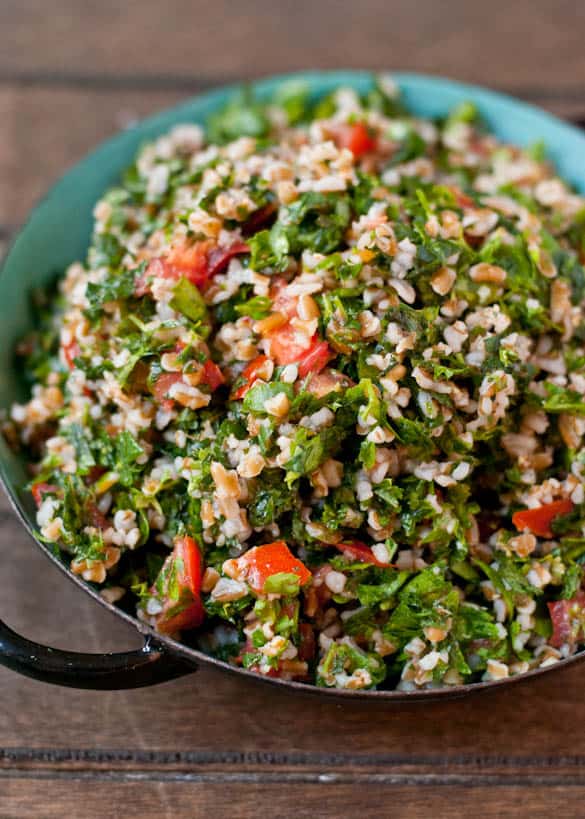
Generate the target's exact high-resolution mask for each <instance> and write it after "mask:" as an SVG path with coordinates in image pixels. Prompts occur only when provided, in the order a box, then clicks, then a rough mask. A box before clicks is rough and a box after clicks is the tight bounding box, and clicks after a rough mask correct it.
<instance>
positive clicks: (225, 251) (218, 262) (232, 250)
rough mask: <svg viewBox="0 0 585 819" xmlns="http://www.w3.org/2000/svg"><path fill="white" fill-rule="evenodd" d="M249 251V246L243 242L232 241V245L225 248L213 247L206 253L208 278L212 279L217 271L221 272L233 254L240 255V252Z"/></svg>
mask: <svg viewBox="0 0 585 819" xmlns="http://www.w3.org/2000/svg"><path fill="white" fill-rule="evenodd" d="M249 252H250V248H249V247H248V245H247V244H246V243H245V242H234V244H233V245H231V246H230V247H227V248H225V247H216V248H214V249H213V250H212V251H210V253H209V254H208V259H207V261H208V270H207V275H208V278H209V279H212V278H213V277H214V276H217V274H218V273H223V271H224V270H225V269H226V267H227V266H228V264H229V263H230V260H231V259H233V257H234V256H240V255H241V254H242V253H249Z"/></svg>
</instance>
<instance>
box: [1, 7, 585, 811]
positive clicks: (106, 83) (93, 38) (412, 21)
mask: <svg viewBox="0 0 585 819" xmlns="http://www.w3.org/2000/svg"><path fill="white" fill-rule="evenodd" d="M0 32H1V43H2V48H0V252H1V248H2V244H3V243H5V242H6V241H7V239H8V238H9V236H10V234H11V233H12V232H13V230H14V229H15V228H16V227H17V226H18V224H20V223H21V222H22V220H23V219H24V218H25V216H26V213H27V212H28V210H29V209H30V207H31V206H32V205H33V203H34V201H35V200H36V199H37V198H38V197H39V196H40V195H41V194H42V193H43V192H44V191H45V190H46V188H47V187H48V185H49V184H50V183H51V182H52V181H53V180H54V179H55V178H57V177H58V176H59V175H60V174H61V173H62V172H63V170H64V169H65V168H66V167H68V166H69V165H71V164H72V163H73V162H75V161H77V160H78V159H80V158H81V157H82V156H83V155H84V154H85V153H86V152H87V151H88V150H89V149H91V148H92V147H93V146H95V145H96V144H97V143H98V142H99V141H100V140H102V139H103V138H105V137H107V136H109V135H110V134H112V133H113V132H114V131H116V130H118V129H119V128H121V127H124V126H125V125H126V124H128V123H129V122H130V121H132V120H133V119H134V118H136V117H141V116H144V115H147V114H149V113H151V112H154V111H156V110H158V109H160V108H163V107H165V106H167V105H172V104H174V103H175V102H176V101H178V100H179V99H182V98H183V97H184V96H186V95H187V94H190V93H196V92H197V91H198V90H201V89H202V88H207V87H210V86H212V85H216V84H219V83H221V82H224V81H235V80H241V79H246V78H251V77H257V76H260V75H263V74H268V73H273V72H277V71H287V70H295V69H301V68H307V67H325V68H337V67H340V66H347V67H360V68H370V69H380V68H384V69H415V70H419V71H428V72H433V73H440V74H444V75H451V76H454V77H456V78H459V79H463V80H468V81H475V82H479V83H483V84H486V85H489V86H492V87H496V88H501V89H504V90H508V91H512V92H513V93H517V94H519V95H520V96H522V97H524V98H526V99H529V100H532V101H534V102H537V103H538V104H541V105H543V106H544V107H547V108H549V109H550V110H552V111H553V112H555V113H558V114H560V115H563V116H567V117H572V118H574V119H577V120H579V119H580V120H585V89H584V85H583V77H585V51H584V50H583V48H582V43H583V40H584V35H585V6H583V5H582V4H581V5H578V4H575V3H574V2H573V0H557V2H556V3H554V4H553V3H550V2H546V0H532V1H531V0H517V1H516V2H515V3H514V4H510V3H505V2H503V0H494V1H493V2H492V3H490V4H483V6H481V5H480V4H476V3H469V2H467V0H445V2H442V3H437V2H436V1H435V0H415V1H414V2H410V3H404V2H399V0H385V2H384V1H383V0H364V1H363V2H362V3H359V4H356V3H355V2H349V0H317V2H315V0H295V2H294V3H292V2H285V1H284V0H273V2H272V3H266V2H262V0H238V2H236V1H235V0H233V1H232V2H230V0H216V2H215V3H212V4H211V3H207V2H205V3H204V2H202V1H201V0H167V2H166V3H165V4H164V7H161V4H160V3H155V2H151V1H150V0H141V2H138V0H126V2H125V3H119V2H115V0H101V2H100V3H99V4H95V3H90V2H89V0H52V2H51V3H47V2H46V1H45V0H3V2H2V3H0ZM536 136H537V135H535V138H536ZM0 318H1V314H0ZM0 616H2V617H3V618H5V619H6V620H7V621H8V622H9V623H10V624H11V625H12V626H13V627H15V628H17V629H19V630H21V631H22V633H24V634H25V635H26V636H28V637H30V638H32V639H37V640H40V641H44V642H47V643H49V644H54V645H57V646H60V647H67V648H72V649H77V650H88V651H104V650H113V651H115V650H124V649H128V648H131V647H134V646H137V645H139V640H138V638H137V635H136V634H135V632H134V631H133V630H132V629H131V628H129V627H128V626H126V625H125V624H124V623H122V622H120V621H118V620H117V619H116V618H115V617H113V616H112V615H110V614H109V613H108V612H107V611H105V610H103V609H101V608H100V607H98V606H96V604H95V603H93V601H91V600H90V599H89V598H88V597H87V596H86V595H84V594H83V592H82V591H80V590H79V589H78V588H76V587H75V586H74V585H73V584H71V583H69V582H68V581H67V579H66V578H65V577H64V576H63V575H62V574H61V573H60V572H59V571H58V570H57V569H56V568H55V567H53V566H52V565H50V564H49V563H48V562H47V561H46V559H45V558H44V557H43V555H42V554H41V553H40V551H39V550H38V549H37V548H36V547H35V546H34V544H32V543H31V542H30V541H29V540H28V538H27V537H26V535H25V534H24V533H23V531H22V529H21V527H20V526H19V524H18V523H17V522H16V519H15V518H14V516H13V515H12V513H11V512H10V510H9V507H8V504H7V502H6V501H5V500H4V498H3V497H0ZM584 678H585V667H574V668H572V669H567V670H563V671H561V672H559V673H555V674H551V675H549V676H545V677H542V678H540V679H539V680H537V681H535V682H534V683H531V684H529V685H524V686H518V687H516V688H512V689H511V690H509V691H507V690H505V689H504V690H501V691H499V692H496V693H490V694H486V695H482V696H475V697H470V698H468V699H466V700H460V701H454V702H449V703H440V704H439V703H436V704H428V705H425V706H392V707H389V706H384V707H379V706H376V707H374V706H371V705H364V704H356V703H354V704H352V703H345V704H344V705H343V706H341V705H337V704H335V703H332V702H328V701H327V702H322V701H321V700H319V699H318V698H316V697H310V696H305V697H302V696H298V695H291V694H287V693H285V692H281V691H276V690H274V689H272V688H269V687H266V686H263V685H261V684H258V683H255V682H251V681H249V680H242V679H240V678H238V677H236V676H233V675H227V674H220V673H218V672H216V671H212V670H210V669H206V668H202V669H201V670H200V671H199V672H198V673H197V674H196V675H194V676H192V677H187V678H183V679H181V680H177V681H175V682H173V683H169V684H167V685H164V686H159V687H157V688H153V689H146V690H140V691H134V692H111V693H94V692H89V691H73V690H65V689H60V688H56V687H51V686H44V685H41V684H39V683H35V682H33V681H32V680H28V679H23V678H20V677H18V676H17V675H15V674H13V673H11V672H8V671H7V670H5V669H0V816H1V817H2V819H5V817H6V819H13V817H14V819H22V817H27V819H29V818H30V819H45V817H47V819H53V817H62V816H66V817H78V816H81V817H83V819H85V817H87V819H93V817H100V819H101V818H102V817H108V818H109V817H118V816H119V817H122V816H124V817H126V816H128V817H132V816H140V817H146V818H147V819H148V817H151V816H152V817H155V816H156V817H160V816H164V817H172V819H182V817H193V816H195V817H199V816H201V817H213V819H216V817H219V818H220V819H221V817H223V816H226V817H227V816H230V817H234V818H235V819H240V817H241V818H242V819H248V817H254V819H255V818H256V817H257V816H258V814H259V813H260V812H261V813H262V815H263V816H267V817H271V816H279V817H285V819H286V818H287V817H295V818H299V819H302V818H303V817H311V818H312V819H313V817H316V816H318V817H329V816H331V817H336V818H337V817H345V816H347V817H352V819H353V817H356V816H363V817H364V819H370V817H380V816H392V817H409V818H410V817H422V816H425V817H426V816H447V815H448V816H450V817H467V816H469V815H473V814H478V815H480V816H482V817H483V816H486V817H496V816H497V817H500V816H524V815H526V816H528V815H530V816H534V817H549V816H550V815H552V814H554V815H556V816H558V817H574V816H578V815H582V813H583V810H582V807H581V806H582V802H583V799H584V798H585V773H584V771H585V738H584V735H583V731H582V725H583V721H584V718H585V705H584V704H583V695H582V691H583V679H584Z"/></svg>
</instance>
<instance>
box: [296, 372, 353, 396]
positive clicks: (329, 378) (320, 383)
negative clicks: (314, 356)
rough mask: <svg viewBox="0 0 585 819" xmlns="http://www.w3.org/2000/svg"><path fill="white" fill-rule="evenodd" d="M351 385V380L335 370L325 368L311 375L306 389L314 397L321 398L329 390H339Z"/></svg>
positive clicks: (327, 393)
mask: <svg viewBox="0 0 585 819" xmlns="http://www.w3.org/2000/svg"><path fill="white" fill-rule="evenodd" d="M351 386H353V381H352V380H351V378H348V377H347V376H346V375H343V373H340V372H338V371H337V370H331V369H326V370H323V372H320V373H315V374H314V375H312V376H311V378H310V380H309V382H308V383H307V385H306V389H307V390H308V392H310V393H311V394H312V395H314V396H315V397H316V398H323V396H324V395H329V393H330V392H341V391H342V390H346V389H347V388H348V387H351Z"/></svg>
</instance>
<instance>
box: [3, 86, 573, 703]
mask: <svg viewBox="0 0 585 819" xmlns="http://www.w3.org/2000/svg"><path fill="white" fill-rule="evenodd" d="M584 261H585V200H584V199H583V198H582V197H580V196H578V195H576V194H575V193H574V192H572V191H571V189H570V188H569V187H568V186H567V185H566V184H565V183H564V182H563V181H561V180H560V179H559V178H558V177H557V176H556V175H555V172H554V169H553V168H552V167H551V166H550V165H549V163H548V162H547V160H546V156H545V152H544V149H543V147H542V146H540V145H535V146H533V147H532V148H530V149H524V150H521V149H519V148H517V147H514V146H510V145H505V144H502V143H501V142H499V141H498V140H497V139H496V138H495V137H494V136H493V135H492V134H490V133H489V132H488V130H487V129H486V128H485V127H484V125H483V123H482V121H481V118H480V116H479V115H478V112H477V111H476V109H475V108H474V106H473V105H471V104H465V105H462V106H460V107H458V108H457V109H455V110H453V111H452V112H451V113H450V114H449V115H448V116H447V117H445V118H444V119H442V120H440V121H429V120H425V119H421V118H417V117H416V116H414V115H412V114H411V113H409V112H408V111H407V110H406V109H405V108H404V106H403V104H402V102H401V100H400V96H399V93H398V91H397V89H396V87H395V86H394V84H393V83H392V81H391V80H390V79H389V78H388V77H380V78H378V79H377V80H375V81H372V86H371V89H370V90H369V92H368V93H366V94H364V95H362V96H360V95H358V94H357V93H356V92H354V91H353V90H351V89H347V88H339V89H338V90H336V91H335V92H334V93H333V94H331V95H330V96H328V97H326V98H323V99H319V100H316V101H315V100H314V99H312V98H311V97H310V95H309V94H308V93H307V90H306V89H305V88H304V87H303V86H302V85H301V84H299V83H298V82H297V83H288V84H285V85H283V86H282V87H281V88H280V90H279V92H278V93H277V94H276V96H275V98H273V99H271V100H268V101H259V100H257V99H255V98H254V96H253V95H251V94H250V93H249V92H247V91H245V92H242V94H241V95H240V96H239V97H238V98H237V99H234V100H233V101H232V102H231V103H230V104H229V106H228V107H227V108H226V109H224V110H222V111H220V112H218V113H216V114H215V115H213V116H212V117H211V118H210V119H209V121H208V122H207V124H206V127H205V129H204V128H202V127H200V126H199V125H196V124H192V123H187V124H184V125H179V126H177V127H175V128H174V129H173V130H172V131H170V132H169V133H168V134H165V135H163V136H161V137H160V138H159V139H157V141H156V142H154V143H152V144H148V145H145V146H144V147H143V149H142V150H141V151H140V153H139V155H138V157H137V159H136V162H135V164H134V165H133V166H132V167H131V168H129V170H128V171H127V173H126V174H125V176H124V178H123V180H122V182H121V184H120V185H119V186H118V187H116V188H114V189H111V190H109V191H108V192H107V193H106V194H105V195H104V197H103V199H102V200H101V201H100V202H99V203H98V204H97V205H96V208H95V228H94V233H93V238H92V242H91V246H90V248H89V252H88V255H87V259H86V261H85V262H83V263H82V262H76V263H75V264H72V265H71V266H70V267H69V269H68V270H67V271H66V272H65V274H64V276H63V277H62V278H61V279H60V281H59V282H58V285H57V287H56V290H55V292H54V293H49V294H42V295H40V296H39V297H38V298H37V308H38V316H39V318H38V324H37V328H38V329H37V330H36V331H35V332H34V334H33V335H32V336H30V337H29V338H27V339H25V340H24V341H23V342H22V343H21V344H20V346H19V350H18V352H19V353H20V354H21V355H22V356H23V357H24V370H25V372H26V374H27V377H28V378H29V381H30V384H31V391H32V394H31V398H30V400H29V401H28V403H25V404H17V405H14V406H13V407H12V409H11V411H10V414H9V417H7V418H6V419H5V422H4V426H3V428H4V433H5V435H6V436H7V438H8V439H9V441H10V442H11V443H12V445H13V446H14V447H15V448H20V449H21V451H22V452H23V453H24V454H25V457H26V458H27V460H28V462H29V464H30V467H31V474H32V476H33V477H32V481H31V484H30V487H29V488H30V490H31V492H32V495H33V497H34V500H35V502H36V505H37V507H38V511H37V523H38V527H39V530H40V536H41V537H42V538H43V539H44V540H45V541H47V542H50V543H52V544H55V545H56V547H57V548H58V549H59V550H60V553H61V554H62V556H63V558H64V559H65V560H66V561H67V562H68V563H69V565H70V567H71V569H72V571H73V572H75V573H76V574H78V575H80V576H81V577H83V578H84V579H85V580H86V581H88V582H90V583H93V584H96V585H97V586H99V587H100V589H101V594H102V595H103V596H104V597H105V598H106V599H107V600H109V601H115V602H119V603H120V605H122V606H124V607H125V608H126V609H127V610H132V611H135V612H137V614H138V617H140V618H141V619H142V620H144V621H146V622H148V623H149V624H151V625H152V626H154V627H155V628H156V629H157V630H158V631H160V632H162V633H164V634H169V635H173V636H175V637H178V638H181V639H185V640H191V641H199V644H200V645H202V646H204V650H206V651H207V652H209V653H212V654H213V655H215V656H217V657H220V658H222V659H224V660H226V661H228V662H230V663H232V664H236V665H239V666H243V667H244V668H247V669H251V670H253V671H255V672H257V673H259V674H261V675H268V676H272V677H281V678H285V679H295V680H302V681H306V682H309V683H314V684H316V685H319V686H327V687H336V688H347V689H364V688H374V687H376V686H380V685H382V686H384V687H390V688H392V687H396V688H399V689H402V690H409V689H415V688H430V687H431V688H432V687H439V686H453V685H458V684H461V683H464V682H473V681H480V680H490V679H492V680H493V679H501V678H504V677H508V676H511V675H517V674H521V673H524V672H526V671H528V670H529V669H532V668H537V667H543V666H547V665H550V664H552V663H555V662H557V661H559V660H560V659H562V658H564V657H567V656H569V655H570V654H572V653H574V652H575V651H577V650H578V649H579V648H580V646H581V645H582V644H583V643H584V642H585V591H584V590H582V583H583V565H584V562H585V507H584V499H585V495H584V481H585V473H584V467H585V447H584V445H583V435H584V433H585V402H584V395H585V345H584V340H585V314H584V311H583V307H584V298H585V272H584V269H583V262H584Z"/></svg>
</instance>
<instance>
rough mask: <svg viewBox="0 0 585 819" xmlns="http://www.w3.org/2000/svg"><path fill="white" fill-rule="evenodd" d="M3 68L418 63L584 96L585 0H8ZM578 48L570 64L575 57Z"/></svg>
mask: <svg viewBox="0 0 585 819" xmlns="http://www.w3.org/2000/svg"><path fill="white" fill-rule="evenodd" d="M0 29H1V30H2V31H9V32H10V36H6V37H4V38H3V47H2V51H1V53H0V74H3V75H4V76H6V77H21V78H26V77H29V78H30V77H31V76H38V75H40V74H43V73H49V74H51V73H53V74H54V75H56V76H59V75H61V76H63V75H65V76H71V75H78V76H86V77H87V76H90V77H95V76H96V75H99V74H103V75H106V76H109V77H116V78H118V80H119V81H123V80H124V78H125V77H132V76H136V75H148V76H151V77H157V78H158V79H159V80H160V78H161V77H171V78H172V77H179V78H182V79H185V78H196V79H197V82H198V83H201V82H207V83H209V82H217V81H218V80H221V79H223V78H239V77H242V76H245V77H251V76H259V75H263V74H267V73H272V72H274V71H288V70H296V69H300V68H307V67H317V66H318V67H322V68H333V67H339V65H340V63H342V64H343V65H345V66H347V67H365V68H380V67H384V68H388V69H399V68H402V69H411V70H418V71H427V72H431V73H442V74H446V75H448V76H456V77H459V78H461V79H465V80H472V81H477V82H482V83H486V84H488V85H492V86H498V87H505V88H511V87H515V88H517V87H522V86H524V87H533V88H534V87H538V88H547V89H558V88H559V87H563V88H566V89H571V90H573V91H576V92H579V93H581V91H582V82H581V78H582V77H583V75H584V71H585V52H584V51H583V48H582V44H583V34H584V33H585V7H584V6H583V4H575V3H574V2H573V0H557V2H556V3H554V4H551V3H549V2H547V0H517V2H515V3H513V4H510V3H509V2H506V0H493V1H492V2H491V3H484V4H477V3H469V2H467V0H448V2H442V3H437V2H435V1H434V0H417V2H410V3H404V2H401V0H367V2H362V3H355V2H352V0H321V2H319V3H315V2H313V0H296V2H294V3H289V2H273V3H270V4H268V3H265V2H263V0H240V1H239V2H233V0H231V1H230V0H216V2H214V3H208V2H205V0H168V1H167V2H166V3H165V6H164V12H161V7H160V6H159V5H158V4H156V3H144V2H140V0H129V1H128V2H125V3H124V4H120V3H118V2H116V0H102V2H101V3H92V2H90V0H84V2H79V1H78V0H59V2H58V3H51V4H47V3H46V2H44V0H9V2H4V3H3V4H2V7H1V11H0ZM568 55H570V70H568V66H567V57H568Z"/></svg>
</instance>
